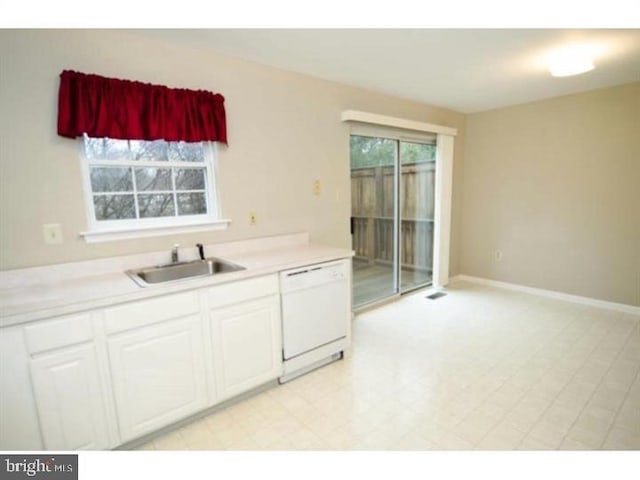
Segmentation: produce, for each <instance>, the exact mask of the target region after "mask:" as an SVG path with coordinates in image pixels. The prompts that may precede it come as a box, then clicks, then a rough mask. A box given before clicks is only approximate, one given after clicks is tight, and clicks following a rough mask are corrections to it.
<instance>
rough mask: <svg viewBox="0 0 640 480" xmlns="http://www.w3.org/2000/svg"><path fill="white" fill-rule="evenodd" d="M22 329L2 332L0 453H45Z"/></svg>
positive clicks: (12, 328)
mask: <svg viewBox="0 0 640 480" xmlns="http://www.w3.org/2000/svg"><path fill="white" fill-rule="evenodd" d="M23 330H24V329H23V328H22V327H21V326H15V327H5V328H0V450H42V449H43V448H44V447H43V445H42V438H41V433H40V425H39V423H38V412H37V408H36V403H35V399H34V397H33V387H32V382H31V376H30V375H29V352H28V351H27V346H26V343H25V341H24V331H23Z"/></svg>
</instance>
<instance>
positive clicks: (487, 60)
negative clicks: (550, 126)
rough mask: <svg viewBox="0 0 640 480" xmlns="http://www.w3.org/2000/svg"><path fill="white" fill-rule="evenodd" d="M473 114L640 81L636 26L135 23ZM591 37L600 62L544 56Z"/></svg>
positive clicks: (168, 36)
mask: <svg viewBox="0 0 640 480" xmlns="http://www.w3.org/2000/svg"><path fill="white" fill-rule="evenodd" d="M134 32H135V33H138V34H142V35H151V36H154V37H159V38H163V39H165V40H168V41H172V42H187V43H191V44H194V45H197V46H199V47H203V48H208V49H211V50H213V51H216V52H219V53H222V54H226V55H230V56H233V57H239V58H242V59H246V60H250V61H254V62H258V63H261V64H265V65H270V66H274V67H278V68H282V69H285V70H290V71H294V72H299V73H303V74H307V75H311V76H313V77H318V78H323V79H326V80H333V81H336V82H340V83H344V84H348V85H354V86H358V87H363V88H367V89H370V90H374V91H378V92H382V93H387V94H390V95H395V96H399V97H404V98H408V99H412V100H416V101H419V102H423V103H427V104H430V105H438V106H442V107H447V108H451V109H453V110H457V111H459V112H464V113H471V112H477V111H482V110H489V109H493V108H499V107H503V106H507V105H513V104H518V103H525V102H530V101H534V100H540V99H543V98H550V97H555V96H559V95H566V94H570V93H576V92H581V91H586V90H593V89H596V88H602V87H607V86H613V85H620V84H624V83H629V82H634V81H639V80H640V29H627V30H624V29H617V30H605V29H591V30H555V29H166V30H135V31H134ZM575 43H579V44H585V43H586V44H589V45H592V46H594V47H595V48H596V49H597V50H598V51H599V53H598V54H597V55H596V59H595V64H596V69H595V70H593V71H591V72H588V73H586V74H583V75H578V76H574V77H564V78H554V77H551V76H550V75H549V73H548V71H547V69H546V65H545V62H544V60H545V57H546V56H547V55H548V54H549V53H550V52H551V51H552V50H553V49H555V48H558V47H561V46H563V45H567V44H575Z"/></svg>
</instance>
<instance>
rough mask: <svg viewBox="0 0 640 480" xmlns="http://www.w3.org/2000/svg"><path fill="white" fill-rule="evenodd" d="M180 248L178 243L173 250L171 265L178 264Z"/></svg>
mask: <svg viewBox="0 0 640 480" xmlns="http://www.w3.org/2000/svg"><path fill="white" fill-rule="evenodd" d="M178 247H180V244H178V243H176V244H175V245H174V246H173V248H172V249H171V263H178V261H179V260H178Z"/></svg>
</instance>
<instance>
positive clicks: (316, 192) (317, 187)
mask: <svg viewBox="0 0 640 480" xmlns="http://www.w3.org/2000/svg"><path fill="white" fill-rule="evenodd" d="M313 194H314V195H320V180H315V181H314V182H313Z"/></svg>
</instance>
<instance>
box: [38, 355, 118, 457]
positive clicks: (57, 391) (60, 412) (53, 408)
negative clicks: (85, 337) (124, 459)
mask: <svg viewBox="0 0 640 480" xmlns="http://www.w3.org/2000/svg"><path fill="white" fill-rule="evenodd" d="M31 376H32V380H33V389H34V393H35V397H36V402H37V405H38V413H39V417H40V427H41V430H42V436H43V438H44V444H45V447H46V448H47V449H49V450H51V449H54V450H79V449H91V450H97V449H104V448H107V447H108V446H109V436H108V430H107V415H106V408H105V403H104V402H105V398H106V395H105V394H106V392H104V391H103V390H102V388H101V385H100V378H101V375H100V371H99V368H98V357H97V352H96V348H95V346H94V344H93V343H89V344H86V345H80V346H77V347H70V348H67V349H60V350H55V351H53V352H51V353H49V354H45V355H42V356H38V357H36V358H34V359H32V360H31Z"/></svg>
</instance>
